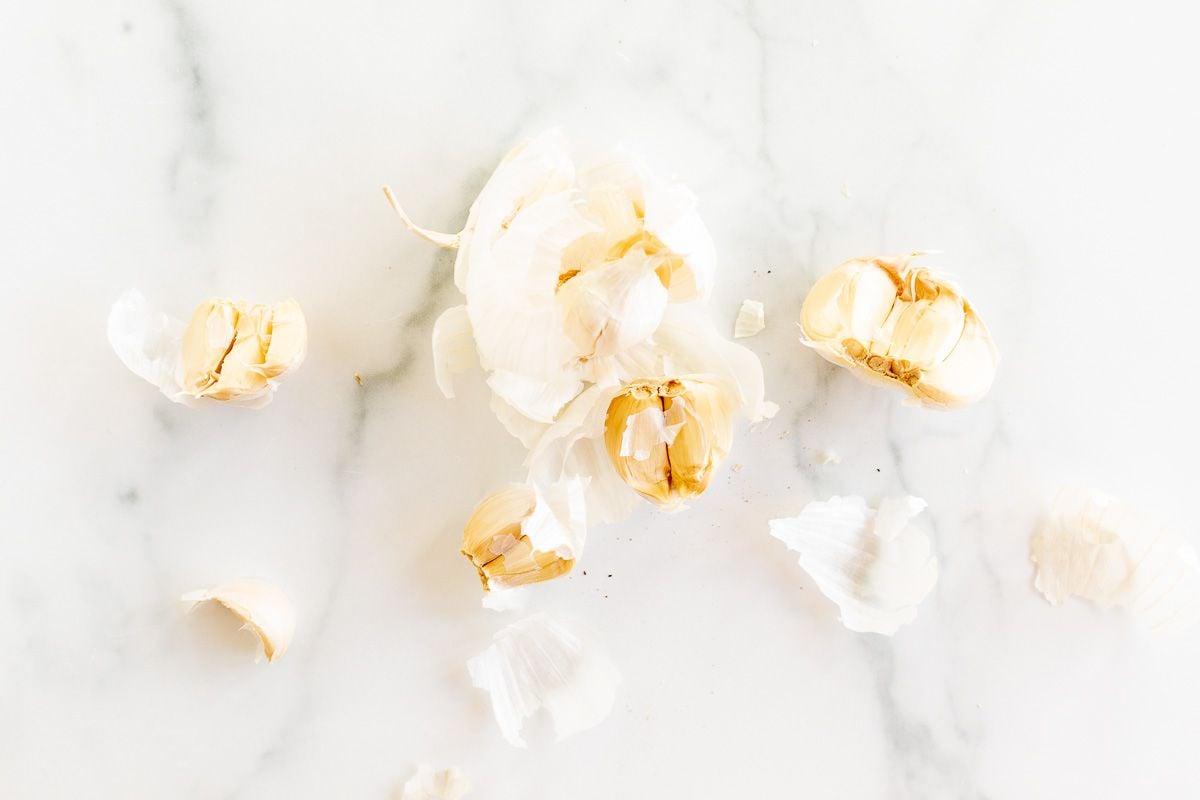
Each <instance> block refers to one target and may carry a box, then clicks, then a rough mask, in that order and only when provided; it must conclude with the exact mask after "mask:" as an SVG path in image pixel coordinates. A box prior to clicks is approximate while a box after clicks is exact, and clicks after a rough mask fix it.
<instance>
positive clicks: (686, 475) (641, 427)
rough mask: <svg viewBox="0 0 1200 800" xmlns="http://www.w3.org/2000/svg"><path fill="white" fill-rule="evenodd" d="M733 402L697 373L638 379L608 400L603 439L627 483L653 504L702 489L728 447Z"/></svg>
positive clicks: (679, 498)
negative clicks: (685, 375)
mask: <svg viewBox="0 0 1200 800" xmlns="http://www.w3.org/2000/svg"><path fill="white" fill-rule="evenodd" d="M733 410H734V403H733V401H732V399H731V398H730V396H729V393H728V391H727V390H726V389H725V388H723V387H722V386H720V385H718V384H717V383H715V382H712V381H709V380H706V379H704V378H701V377H686V378H662V379H642V380H638V381H634V382H633V383H630V384H628V385H627V386H625V387H624V388H623V389H622V391H621V393H620V394H618V395H617V396H616V397H615V398H613V399H612V401H611V402H610V403H609V406H608V414H607V416H606V418H605V423H604V442H605V446H606V448H607V450H608V455H609V459H610V461H611V462H612V465H613V468H614V469H615V470H616V471H617V474H618V475H619V476H620V477H621V479H622V480H623V481H625V483H626V484H628V485H629V486H630V487H631V488H632V489H633V490H634V491H636V492H637V493H638V494H640V495H642V496H643V497H645V498H646V499H648V500H650V501H652V502H654V503H657V504H658V505H662V506H667V507H674V506H677V505H678V504H679V503H681V502H682V501H684V500H686V499H687V498H689V497H694V496H696V495H699V494H701V493H702V492H703V491H704V490H705V489H706V488H708V483H709V481H710V480H711V478H712V475H713V472H714V470H715V469H716V467H717V465H719V464H720V463H721V461H722V460H723V459H724V458H725V456H726V455H727V454H728V453H729V447H730V443H731V439H732V424H731V423H732V414H733Z"/></svg>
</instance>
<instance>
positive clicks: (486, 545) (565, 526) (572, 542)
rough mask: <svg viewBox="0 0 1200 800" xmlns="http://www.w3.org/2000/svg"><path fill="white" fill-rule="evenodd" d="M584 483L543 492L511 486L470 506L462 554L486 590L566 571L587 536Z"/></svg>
mask: <svg viewBox="0 0 1200 800" xmlns="http://www.w3.org/2000/svg"><path fill="white" fill-rule="evenodd" d="M584 486H585V481H583V480H582V479H580V478H568V479H564V480H562V481H559V482H558V483H556V484H554V485H553V486H550V487H548V488H546V489H545V490H542V489H539V488H536V487H534V486H530V485H525V484H512V485H509V486H505V487H504V488H502V489H499V490H497V491H495V492H492V493H491V494H489V495H488V496H487V497H485V498H484V499H483V500H482V501H481V502H480V503H479V505H478V506H476V507H475V510H474V511H473V512H472V513H471V517H470V519H469V520H468V521H467V525H466V527H465V529H464V530H463V546H462V554H463V555H464V556H466V557H467V559H468V560H470V561H471V563H472V564H473V565H474V566H475V568H476V570H478V572H479V579H480V581H481V582H482V583H483V588H484V590H485V591H488V592H494V591H498V590H506V589H507V590H511V589H514V588H516V587H518V586H524V585H527V584H530V583H537V582H540V581H546V580H550V579H552V578H557V577H559V576H560V575H565V574H567V573H568V572H570V571H571V568H572V567H573V566H574V565H575V562H576V561H577V560H578V559H579V557H580V556H581V555H582V553H583V543H584V539H585V536H586V534H587V514H586V507H585V500H584ZM498 607H501V608H503V607H505V606H504V605H503V604H499V605H498Z"/></svg>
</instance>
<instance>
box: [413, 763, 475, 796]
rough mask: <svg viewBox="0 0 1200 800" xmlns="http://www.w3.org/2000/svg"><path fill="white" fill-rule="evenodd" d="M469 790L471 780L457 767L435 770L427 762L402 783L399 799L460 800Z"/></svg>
mask: <svg viewBox="0 0 1200 800" xmlns="http://www.w3.org/2000/svg"><path fill="white" fill-rule="evenodd" d="M470 791H471V782H470V781H469V780H467V777H466V776H465V775H463V773H462V771H461V770H459V769H458V768H457V767H451V768H450V769H443V770H435V769H434V768H433V767H431V766H430V765H428V764H421V765H420V766H418V767H417V771H416V774H414V775H413V776H412V777H411V778H409V779H408V780H407V781H406V782H405V783H404V789H403V791H402V792H401V794H400V800H460V799H461V798H463V797H466V795H467V794H468V793H469V792H470Z"/></svg>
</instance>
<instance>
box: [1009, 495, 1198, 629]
mask: <svg viewBox="0 0 1200 800" xmlns="http://www.w3.org/2000/svg"><path fill="white" fill-rule="evenodd" d="M1030 558H1031V559H1032V560H1033V562H1034V563H1035V564H1037V578H1036V580H1035V586H1036V587H1037V589H1038V591H1040V592H1041V593H1042V594H1043V595H1044V596H1045V597H1046V599H1047V600H1048V601H1049V602H1050V603H1051V604H1052V605H1061V604H1062V602H1063V601H1064V600H1065V599H1066V598H1067V597H1069V596H1071V595H1076V596H1078V597H1082V598H1084V599H1085V600H1091V601H1092V602H1094V603H1096V604H1097V605H1099V606H1100V607H1101V608H1112V607H1123V608H1129V609H1130V610H1132V611H1134V612H1135V613H1136V614H1137V615H1138V616H1139V618H1140V619H1141V620H1142V621H1143V622H1144V623H1145V624H1146V625H1148V626H1149V627H1150V628H1151V629H1154V630H1162V631H1171V632H1177V631H1181V630H1183V629H1185V628H1187V627H1189V626H1191V625H1193V624H1195V623H1196V622H1197V620H1200V559H1198V558H1197V554H1196V550H1195V548H1194V547H1193V546H1192V545H1191V544H1189V543H1188V542H1187V540H1186V539H1185V538H1184V537H1183V536H1181V535H1180V534H1179V533H1178V532H1177V531H1174V530H1171V529H1169V528H1167V527H1166V526H1164V525H1162V524H1161V523H1158V522H1156V521H1154V520H1152V519H1150V518H1149V517H1147V516H1145V515H1144V514H1142V513H1140V512H1138V511H1136V510H1134V509H1132V508H1130V507H1128V506H1126V505H1124V504H1122V503H1120V502H1118V501H1117V500H1114V499H1113V498H1111V497H1109V496H1107V495H1105V494H1104V493H1102V492H1099V491H1096V490H1094V489H1084V488H1075V487H1072V488H1068V489H1063V490H1062V491H1060V492H1059V493H1058V495H1057V497H1056V498H1055V499H1054V502H1053V503H1052V504H1051V508H1050V512H1049V514H1048V515H1047V517H1046V519H1045V521H1044V522H1043V523H1042V525H1041V526H1040V527H1039V529H1038V530H1037V532H1036V533H1035V534H1034V536H1033V539H1032V541H1031V543H1030Z"/></svg>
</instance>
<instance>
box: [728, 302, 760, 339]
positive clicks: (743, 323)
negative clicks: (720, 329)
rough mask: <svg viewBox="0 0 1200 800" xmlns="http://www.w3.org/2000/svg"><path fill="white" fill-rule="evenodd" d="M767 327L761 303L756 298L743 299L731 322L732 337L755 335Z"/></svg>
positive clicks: (740, 337)
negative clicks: (735, 317)
mask: <svg viewBox="0 0 1200 800" xmlns="http://www.w3.org/2000/svg"><path fill="white" fill-rule="evenodd" d="M765 327H767V323H766V316H765V314H764V312H763V304H762V303H760V302H759V301H757V300H743V301H742V306H741V308H739V309H738V315H737V319H736V320H734V323H733V338H735V339H745V338H747V337H749V336H755V335H757V334H759V333H760V332H762V329H763V328H765Z"/></svg>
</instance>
